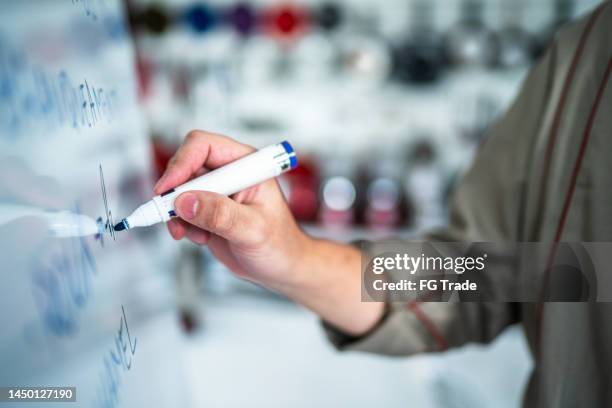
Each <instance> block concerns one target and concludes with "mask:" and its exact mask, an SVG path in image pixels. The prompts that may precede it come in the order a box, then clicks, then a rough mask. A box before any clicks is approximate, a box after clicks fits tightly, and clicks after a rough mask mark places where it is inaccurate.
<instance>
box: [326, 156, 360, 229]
mask: <svg viewBox="0 0 612 408" xmlns="http://www.w3.org/2000/svg"><path fill="white" fill-rule="evenodd" d="M324 163H325V165H326V167H325V168H324V174H325V176H324V178H323V181H322V183H321V190H320V202H321V206H320V208H319V220H320V222H321V224H322V225H323V226H324V227H326V228H332V229H345V228H349V227H352V226H353V225H354V224H355V220H356V203H357V188H356V185H355V176H356V173H355V170H356V169H355V165H354V163H352V161H351V160H350V158H348V157H346V158H338V157H334V158H333V159H332V160H327V161H325V162H324Z"/></svg>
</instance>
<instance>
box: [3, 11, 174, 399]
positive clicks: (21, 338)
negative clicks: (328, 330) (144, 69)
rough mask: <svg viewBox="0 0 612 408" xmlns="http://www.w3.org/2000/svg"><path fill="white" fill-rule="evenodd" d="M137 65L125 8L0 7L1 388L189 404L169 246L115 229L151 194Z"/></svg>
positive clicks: (154, 233) (150, 234) (153, 234)
mask: <svg viewBox="0 0 612 408" xmlns="http://www.w3.org/2000/svg"><path fill="white" fill-rule="evenodd" d="M134 61H135V55H134V50H133V45H132V43H131V40H130V38H129V35H128V33H127V31H126V25H125V16H124V10H123V6H122V4H121V2H119V1H118V0H117V1H115V0H54V1H49V0H45V1H14V2H12V1H11V2H9V1H2V2H0V256H1V258H2V266H1V267H0V387H2V386H4V387H23V386H43V387H49V386H62V387H63V386H71V387H76V401H77V402H76V404H75V403H66V404H65V406H70V407H75V406H92V407H118V406H129V407H140V406H142V407H151V406H156V407H157V406H181V405H184V404H183V403H182V402H181V399H180V396H181V395H182V394H183V392H182V389H181V386H180V383H181V381H180V366H179V365H178V363H177V362H176V359H175V358H174V357H173V354H172V347H173V345H175V344H176V342H177V341H178V340H177V339H178V338H179V336H180V333H178V330H177V328H176V325H175V324H173V321H172V319H168V321H167V322H161V323H160V321H159V317H158V316H159V313H158V312H159V311H160V310H165V309H167V308H168V306H169V305H171V301H172V299H171V296H170V295H168V293H170V294H171V293H172V291H171V290H167V287H168V285H170V284H171V282H172V278H171V276H170V275H171V274H170V271H171V265H168V259H171V258H172V257H171V256H170V255H171V254H170V253H169V252H170V251H172V249H171V248H172V246H170V245H165V243H166V242H165V241H164V239H165V238H164V237H163V236H161V235H160V234H159V232H160V229H159V228H157V229H156V228H151V229H148V230H146V231H139V232H134V233H130V234H129V235H128V234H126V235H121V236H113V234H111V233H110V230H109V229H108V228H106V227H107V225H108V224H112V223H113V219H114V218H115V217H116V218H121V217H123V216H125V215H126V214H128V213H129V212H131V210H133V209H134V208H135V207H136V206H137V205H139V204H140V203H142V202H143V201H144V200H146V199H148V198H150V196H151V190H152V179H151V174H150V168H151V157H150V156H151V155H150V144H149V141H148V139H147V134H146V128H145V126H144V123H143V120H142V118H141V114H140V112H139V109H138V104H137V102H138V101H137V83H136V78H135V72H134V71H135V70H134V66H135V64H134ZM164 236H165V234H164ZM164 288H166V290H164ZM152 321H155V322H156V323H155V324H156V325H157V326H156V329H155V330H153V329H151V324H152V323H151V322H152ZM159 325H161V326H162V329H161V330H160V329H159ZM0 405H2V406H12V404H11V403H8V404H6V403H4V404H0ZM42 405H43V406H47V404H42ZM15 406H28V404H23V403H19V404H15ZM34 406H41V404H35V405H34ZM52 406H58V407H59V406H62V404H61V403H54V404H53V405H52Z"/></svg>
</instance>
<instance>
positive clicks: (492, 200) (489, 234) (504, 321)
mask: <svg viewBox="0 0 612 408" xmlns="http://www.w3.org/2000/svg"><path fill="white" fill-rule="evenodd" d="M554 60H555V47H554V46H553V47H552V48H551V49H550V50H549V51H548V52H547V53H546V55H545V56H544V57H543V59H542V60H541V61H540V62H539V63H538V64H537V65H536V67H535V68H534V69H533V70H532V72H531V73H530V74H529V76H528V77H527V79H526V80H525V82H524V84H523V87H522V90H521V92H520V94H519V96H518V98H517V99H516V101H515V102H514V104H513V105H512V107H511V108H510V109H509V111H508V112H507V113H506V114H505V115H504V116H503V117H502V118H501V119H500V120H499V121H498V122H497V123H496V124H495V125H494V126H493V128H492V129H491V132H490V136H489V138H488V139H487V141H486V143H485V144H484V145H483V146H482V147H481V149H480V152H479V154H478V155H477V157H476V159H475V161H474V163H473V165H472V168H471V169H470V170H469V171H468V172H467V174H466V175H465V177H464V178H463V180H462V182H461V183H460V184H459V186H458V187H457V190H456V192H455V194H454V195H453V199H452V202H451V212H450V222H449V226H448V228H445V229H444V230H442V231H438V232H435V233H432V234H430V235H427V236H426V237H424V238H423V239H422V240H425V241H428V240H429V241H437V242H483V241H487V242H517V241H519V240H521V239H523V238H524V234H523V231H521V220H523V216H524V214H522V212H524V202H523V200H524V195H525V188H526V183H527V179H528V177H527V175H528V174H529V171H530V166H531V163H532V160H533V157H532V154H533V151H534V150H535V148H536V147H535V145H536V142H537V139H538V135H539V134H540V132H541V130H542V129H541V128H542V126H543V125H542V122H543V121H545V117H546V111H547V109H548V106H547V104H548V100H549V99H550V98H549V97H550V92H551V88H552V86H553V84H552V81H553V79H554V77H555V75H554V72H553V70H554V69H555V61H554ZM493 284H494V285H499V286H500V287H499V288H496V289H498V290H502V291H503V290H504V285H505V283H504V281H503V280H500V281H499V282H494V283H493ZM520 319H521V317H520V308H519V307H518V305H517V304H514V303H503V302H497V303H495V302H472V303H470V302H463V303H461V302H454V303H451V302H421V301H418V300H415V301H411V302H403V303H401V302H389V303H388V304H387V305H386V312H385V314H384V316H383V318H382V319H381V320H380V321H379V323H378V324H377V325H376V327H374V328H373V329H372V330H371V331H370V332H368V333H366V334H364V335H363V336H361V337H358V338H356V337H351V336H347V335H346V334H344V333H342V332H341V331H339V330H337V329H335V328H333V327H331V326H330V325H328V324H326V323H323V326H324V329H325V331H326V334H327V336H328V338H329V339H330V341H331V342H332V343H333V344H334V346H335V347H336V348H338V349H339V350H356V351H364V352H371V353H377V354H386V355H411V354H416V353H422V352H430V351H442V350H445V349H447V348H449V347H455V346H460V345H462V344H465V343H467V342H489V341H491V340H493V339H494V338H495V337H496V336H497V335H498V334H499V333H501V332H502V331H503V330H504V329H505V328H506V327H508V326H509V325H511V324H513V323H516V322H518V321H520Z"/></svg>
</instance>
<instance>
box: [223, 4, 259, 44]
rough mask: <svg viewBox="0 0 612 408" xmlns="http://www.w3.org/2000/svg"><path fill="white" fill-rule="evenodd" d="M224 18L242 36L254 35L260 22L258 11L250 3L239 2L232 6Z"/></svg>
mask: <svg viewBox="0 0 612 408" xmlns="http://www.w3.org/2000/svg"><path fill="white" fill-rule="evenodd" d="M224 20H225V22H226V23H227V24H229V25H230V26H231V27H233V29H234V31H235V32H237V33H238V34H239V35H240V36H242V37H248V36H250V35H252V34H253V33H254V32H255V31H256V30H257V27H258V23H259V19H258V16H257V12H256V10H255V9H254V8H253V7H252V6H251V5H249V3H238V4H235V5H234V6H232V7H230V8H229V9H228V10H227V12H226V13H225V16H224Z"/></svg>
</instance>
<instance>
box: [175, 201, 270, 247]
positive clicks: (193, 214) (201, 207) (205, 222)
mask: <svg viewBox="0 0 612 408" xmlns="http://www.w3.org/2000/svg"><path fill="white" fill-rule="evenodd" d="M175 208H176V211H177V214H178V215H179V217H181V219H183V220H184V221H186V222H187V223H189V224H191V225H193V226H195V227H198V228H200V229H203V230H205V231H209V232H211V233H213V234H215V235H218V236H220V237H222V238H225V239H227V240H228V241H230V242H232V243H235V244H239V245H240V244H242V245H256V244H259V243H261V242H263V241H264V240H265V236H266V223H265V222H264V220H263V218H262V216H261V215H260V214H259V213H258V212H257V211H255V210H254V209H252V208H250V207H248V206H245V205H241V204H238V203H237V202H235V201H234V200H232V199H230V198H228V197H224V196H222V195H219V194H215V193H210V192H204V191H198V192H196V191H191V192H188V193H184V194H181V195H180V196H179V197H178V198H177V199H176V201H175ZM187 234H189V233H187ZM188 236H189V235H188ZM194 238H198V239H200V238H202V237H201V236H197V237H196V236H194Z"/></svg>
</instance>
